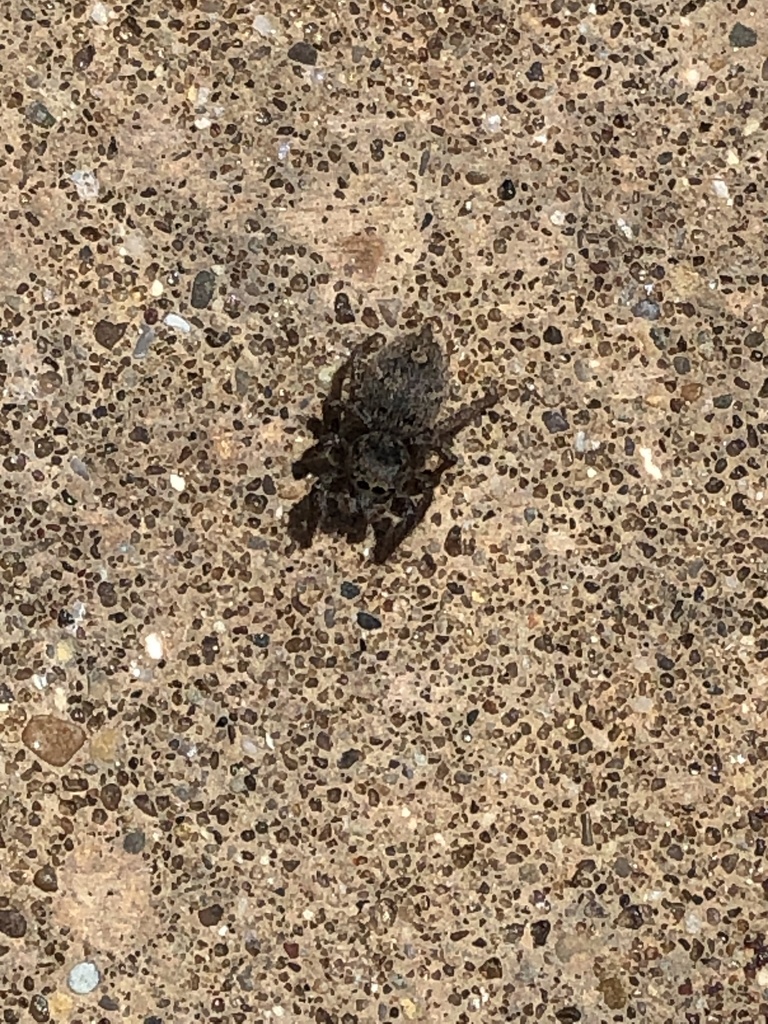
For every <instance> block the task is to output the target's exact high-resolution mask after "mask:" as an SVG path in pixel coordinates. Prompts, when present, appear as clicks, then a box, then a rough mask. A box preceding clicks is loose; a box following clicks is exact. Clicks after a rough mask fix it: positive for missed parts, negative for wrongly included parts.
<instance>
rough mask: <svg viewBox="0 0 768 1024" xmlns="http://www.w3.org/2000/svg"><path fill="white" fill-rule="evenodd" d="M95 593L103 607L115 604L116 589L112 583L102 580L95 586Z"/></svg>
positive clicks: (110, 606) (112, 606)
mask: <svg viewBox="0 0 768 1024" xmlns="http://www.w3.org/2000/svg"><path fill="white" fill-rule="evenodd" d="M96 593H97V594H98V595H99V600H100V601H101V603H102V606H103V607H104V608H114V607H115V605H116V604H117V591H116V590H115V585H114V583H107V581H106V580H102V581H101V583H99V585H98V587H96Z"/></svg>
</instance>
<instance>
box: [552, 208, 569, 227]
mask: <svg viewBox="0 0 768 1024" xmlns="http://www.w3.org/2000/svg"><path fill="white" fill-rule="evenodd" d="M565 217H566V213H565V210H553V211H552V213H550V215H549V219H550V220H551V221H552V223H553V224H554V225H555V227H556V228H560V227H562V226H563V224H565Z"/></svg>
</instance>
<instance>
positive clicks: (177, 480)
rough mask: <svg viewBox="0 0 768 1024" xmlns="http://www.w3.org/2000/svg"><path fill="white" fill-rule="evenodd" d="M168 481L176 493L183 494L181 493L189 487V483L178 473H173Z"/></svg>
mask: <svg viewBox="0 0 768 1024" xmlns="http://www.w3.org/2000/svg"><path fill="white" fill-rule="evenodd" d="M168 480H169V483H170V485H171V487H172V488H173V489H174V491H178V492H179V494H181V492H182V491H183V490H184V488H185V487H186V486H187V481H186V480H185V479H184V477H183V476H179V474H178V473H171V475H170V477H169V478H168Z"/></svg>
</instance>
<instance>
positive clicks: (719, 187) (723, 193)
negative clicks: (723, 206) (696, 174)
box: [712, 178, 730, 199]
mask: <svg viewBox="0 0 768 1024" xmlns="http://www.w3.org/2000/svg"><path fill="white" fill-rule="evenodd" d="M712 191H713V192H714V193H715V195H716V196H717V198H718V199H727V198H728V196H729V195H730V193H729V191H728V186H727V185H726V183H725V182H724V181H723V179H722V178H714V179H713V181H712Z"/></svg>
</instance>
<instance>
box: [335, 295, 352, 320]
mask: <svg viewBox="0 0 768 1024" xmlns="http://www.w3.org/2000/svg"><path fill="white" fill-rule="evenodd" d="M333 309H334V312H335V314H336V323H337V324H353V323H354V322H355V314H354V313H353V312H352V307H351V306H350V304H349V296H348V295H347V293H346V292H339V294H338V295H337V296H336V298H335V299H334V302H333Z"/></svg>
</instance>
